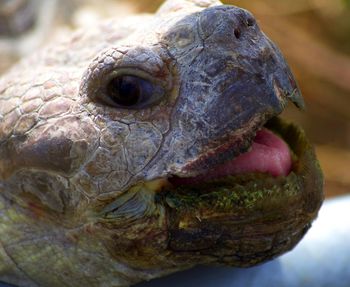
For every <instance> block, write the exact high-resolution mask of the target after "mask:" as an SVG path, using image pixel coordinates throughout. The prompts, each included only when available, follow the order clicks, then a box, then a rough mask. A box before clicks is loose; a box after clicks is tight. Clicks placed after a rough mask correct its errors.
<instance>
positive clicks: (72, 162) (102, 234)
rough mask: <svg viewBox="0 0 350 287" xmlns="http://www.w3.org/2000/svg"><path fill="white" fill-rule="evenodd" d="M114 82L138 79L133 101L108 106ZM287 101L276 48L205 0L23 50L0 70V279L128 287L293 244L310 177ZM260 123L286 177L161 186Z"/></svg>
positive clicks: (236, 13)
mask: <svg viewBox="0 0 350 287" xmlns="http://www.w3.org/2000/svg"><path fill="white" fill-rule="evenodd" d="M125 76H127V77H131V78H126V82H127V83H126V82H125V81H124V85H129V84H128V83H129V82H130V81H131V82H132V81H134V79H135V78H137V80H136V81H137V83H140V80H139V79H141V83H142V84H140V87H141V88H140V89H142V91H143V93H144V98H143V100H142V101H139V102H138V103H137V104H132V105H129V106H123V105H120V104H118V103H116V101H115V100H113V99H115V97H117V96H118V92H116V91H115V90H113V89H114V88H115V87H116V86H117V87H119V88H120V89H122V88H123V87H125V86H122V84H121V82H120V79H123V80H125V78H123V77H125ZM118 81H119V82H118ZM128 81H129V82H128ZM111 83H112V84H111ZM125 83H126V84H125ZM128 87H129V86H128ZM132 87H134V86H132ZM138 87H139V86H138ZM111 91H112V92H111ZM113 93H114V94H113ZM111 94H113V95H114V96H115V97H114V98H113V97H111ZM289 101H291V102H293V103H294V104H295V105H296V106H297V107H299V108H303V106H304V103H303V99H302V97H301V94H300V91H299V89H298V87H297V85H296V83H295V80H294V77H293V75H292V74H291V72H290V69H289V67H288V65H287V64H286V62H285V60H284V58H283V56H282V55H281V53H280V51H279V50H278V48H277V47H276V46H275V45H274V44H273V43H272V42H271V41H270V40H269V39H268V38H267V37H266V35H265V34H263V33H262V32H261V30H260V29H259V27H258V25H257V23H256V20H255V19H254V17H253V16H252V15H251V14H250V13H249V12H248V11H246V10H243V9H240V8H237V7H234V6H225V5H222V4H221V3H220V2H218V1H214V0H188V1H185V0H173V1H171V0H169V1H167V2H165V3H164V4H163V6H162V7H161V8H160V9H159V10H158V12H157V13H156V14H154V15H143V16H133V17H130V18H125V19H114V20H109V21H107V22H103V23H101V24H100V25H99V26H97V27H95V28H94V29H90V30H89V31H76V32H74V33H72V34H71V35H67V37H66V38H65V39H64V40H63V41H61V42H56V43H52V44H51V45H50V46H48V47H46V48H44V49H43V50H41V51H38V52H37V53H36V54H34V55H32V56H30V57H29V58H26V59H24V60H22V61H21V62H20V63H19V64H17V65H16V66H14V67H13V68H12V69H11V70H10V71H9V72H8V73H7V74H5V75H4V76H3V78H2V79H0V280H2V281H5V282H9V283H12V284H15V285H18V286H85V285H86V286H129V285H132V284H135V283H137V282H140V281H143V280H150V279H152V278H156V277H160V276H164V275H166V274H170V273H172V272H175V271H178V270H184V269H187V268H190V267H192V266H195V265H197V264H219V265H220V264H224V265H232V266H244V267H248V266H253V265H256V264H258V263H261V262H264V261H266V260H270V259H272V258H274V257H276V256H278V255H280V254H282V253H284V252H286V251H288V250H290V249H291V248H293V247H294V246H295V245H296V244H297V242H298V241H299V240H300V239H301V238H302V237H303V235H304V234H305V232H306V231H307V229H308V228H309V227H310V226H311V222H312V221H313V219H314V218H315V217H316V216H317V212H318V209H319V208H320V206H321V203H322V200H323V193H322V187H323V179H322V173H321V170H320V168H319V165H318V163H317V159H316V157H315V154H314V151H313V148H312V146H311V145H310V144H309V142H308V141H307V139H306V137H305V134H304V133H303V131H301V130H300V129H299V128H298V127H296V126H294V125H293V124H289V123H286V122H284V121H282V120H280V119H279V118H277V116H278V115H279V114H280V113H281V112H282V111H283V110H284V108H285V106H286V105H287V103H288V102H289ZM262 126H265V127H267V128H268V129H270V130H272V131H274V132H275V133H276V134H279V135H280V136H281V137H282V138H283V139H284V140H285V141H286V142H287V143H288V145H289V148H290V149H291V152H292V154H293V170H292V172H291V173H290V174H289V175H288V176H286V177H278V178H275V177H272V176H269V175H266V174H244V175H242V176H232V177H225V178H221V179H213V180H210V181H208V182H203V183H199V184H196V185H193V186H186V187H184V186H181V185H180V186H176V185H173V184H171V180H169V179H171V178H173V177H195V176H198V175H200V174H203V173H206V172H207V171H208V170H210V169H214V168H215V167H217V166H219V165H220V164H222V163H224V162H225V161H227V160H231V159H233V158H235V157H236V156H237V155H239V154H241V153H243V152H245V151H247V150H248V149H249V147H250V145H251V143H252V140H253V138H254V136H255V134H256V132H257V131H258V130H259V129H261V128H262Z"/></svg>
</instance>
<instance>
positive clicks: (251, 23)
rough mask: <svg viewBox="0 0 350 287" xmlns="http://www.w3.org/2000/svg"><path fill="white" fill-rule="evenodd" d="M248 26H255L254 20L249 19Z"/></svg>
mask: <svg viewBox="0 0 350 287" xmlns="http://www.w3.org/2000/svg"><path fill="white" fill-rule="evenodd" d="M247 26H248V27H251V26H254V20H253V19H252V18H248V19H247Z"/></svg>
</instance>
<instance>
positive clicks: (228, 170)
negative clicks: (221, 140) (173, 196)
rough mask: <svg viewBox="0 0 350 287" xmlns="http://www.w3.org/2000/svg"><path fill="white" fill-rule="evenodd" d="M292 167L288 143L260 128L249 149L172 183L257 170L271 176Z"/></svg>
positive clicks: (286, 173)
mask: <svg viewBox="0 0 350 287" xmlns="http://www.w3.org/2000/svg"><path fill="white" fill-rule="evenodd" d="M291 168H292V158H291V154H290V151H289V148H288V145H287V144H286V143H285V142H284V141H283V140H282V139H281V138H279V137H278V136H276V135H275V134H274V133H273V132H271V131H269V130H267V129H262V130H260V131H258V132H257V134H256V137H255V139H254V141H253V144H252V147H251V149H250V151H248V152H246V153H244V154H241V155H239V156H238V157H237V158H235V159H233V160H232V161H229V162H226V163H225V164H223V165H221V166H218V167H216V168H215V169H213V170H211V171H209V172H208V173H207V174H203V175H199V176H197V177H192V178H174V179H172V180H171V181H172V182H173V183H174V184H194V183H199V182H202V181H203V180H208V179H214V178H220V177H224V176H228V175H236V174H242V173H250V172H259V173H268V174H271V175H272V176H276V177H277V176H286V175H288V174H289V172H290V171H291Z"/></svg>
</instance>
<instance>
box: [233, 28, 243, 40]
mask: <svg viewBox="0 0 350 287" xmlns="http://www.w3.org/2000/svg"><path fill="white" fill-rule="evenodd" d="M234 34H235V37H236V38H237V39H239V38H240V37H241V31H240V30H239V29H235V30H234Z"/></svg>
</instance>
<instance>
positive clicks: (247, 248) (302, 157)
mask: <svg viewBox="0 0 350 287" xmlns="http://www.w3.org/2000/svg"><path fill="white" fill-rule="evenodd" d="M266 127H267V128H268V129H270V130H272V131H273V132H275V133H277V134H279V135H280V136H281V137H282V138H283V139H284V140H285V141H286V142H287V143H288V144H289V146H290V147H291V149H292V151H293V153H294V154H295V157H296V159H295V161H294V165H293V169H292V171H291V172H290V174H289V175H288V176H281V177H273V176H271V175H268V174H259V173H249V174H242V175H235V176H227V177H223V178H219V179H215V180H209V181H206V182H202V183H198V184H194V185H183V186H181V185H179V186H172V185H171V184H170V185H167V186H166V187H165V188H164V190H163V191H162V192H161V193H160V194H158V195H159V198H160V200H161V201H163V203H164V205H165V206H166V209H167V213H168V214H169V236H170V239H169V246H170V247H171V249H172V250H174V251H181V252H184V251H187V252H191V253H193V252H197V253H198V252H199V253H198V254H201V253H203V254H206V256H209V257H208V258H213V257H214V258H216V259H215V260H216V261H218V258H221V259H220V260H219V262H217V263H223V264H230V265H234V266H251V265H255V264H257V263H260V262H263V261H266V260H269V259H272V258H274V257H276V256H277V255H279V254H281V253H283V252H286V251H288V250H290V249H291V248H293V247H294V246H295V245H296V244H297V243H298V242H299V240H300V239H301V238H302V236H303V235H304V234H305V232H306V231H307V229H308V228H309V227H310V226H311V222H312V221H313V220H314V219H315V217H316V216H317V212H318V210H319V208H320V206H321V204H322V201H323V191H322V190H323V177H322V172H321V169H320V167H319V164H318V161H317V159H316V156H315V153H314V150H313V148H312V146H311V145H310V143H309V142H308V141H307V139H306V137H305V134H304V132H303V131H302V130H301V129H300V128H298V127H297V126H295V125H293V124H289V123H286V122H284V121H283V120H281V119H279V118H274V119H272V120H270V121H269V122H268V123H267V125H266ZM237 246H240V247H239V248H238V247H237ZM237 248H238V249H237ZM203 254H202V255H203ZM231 255H232V256H231ZM233 255H234V256H233ZM230 258H231V259H230ZM208 260H209V259H208ZM221 261H222V262H221Z"/></svg>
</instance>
